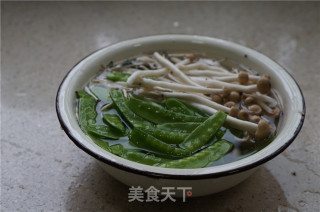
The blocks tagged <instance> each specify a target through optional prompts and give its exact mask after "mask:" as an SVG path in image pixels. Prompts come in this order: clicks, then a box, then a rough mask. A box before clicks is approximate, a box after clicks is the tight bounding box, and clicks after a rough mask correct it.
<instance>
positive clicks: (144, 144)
mask: <svg viewBox="0 0 320 212" xmlns="http://www.w3.org/2000/svg"><path fill="white" fill-rule="evenodd" d="M129 140H130V143H131V144H133V145H135V146H137V147H140V148H143V149H146V150H149V151H152V152H153V153H155V154H158V155H163V156H164V157H167V158H173V157H185V156H188V155H189V154H190V152H189V151H188V150H184V149H181V148H178V147H176V146H173V145H170V144H167V143H165V142H163V141H161V140H159V139H157V138H155V137H153V136H152V135H150V134H148V133H146V132H145V131H143V130H142V129H139V128H134V129H133V130H132V132H131V133H130V134H129Z"/></svg>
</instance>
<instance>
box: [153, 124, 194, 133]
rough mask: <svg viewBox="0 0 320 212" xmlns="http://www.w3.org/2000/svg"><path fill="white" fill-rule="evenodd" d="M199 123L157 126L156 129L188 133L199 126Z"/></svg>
mask: <svg viewBox="0 0 320 212" xmlns="http://www.w3.org/2000/svg"><path fill="white" fill-rule="evenodd" d="M199 124H200V122H184V123H183V122H174V123H165V124H158V125H157V128H159V129H163V130H172V131H177V132H182V133H190V132H192V131H193V130H194V129H196V128H197V127H198V126H199Z"/></svg>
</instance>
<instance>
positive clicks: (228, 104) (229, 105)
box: [224, 101, 236, 108]
mask: <svg viewBox="0 0 320 212" xmlns="http://www.w3.org/2000/svg"><path fill="white" fill-rule="evenodd" d="M235 105H236V103H234V102H233V101H228V102H226V103H225V104H224V106H227V107H230V108H231V107H232V106H235Z"/></svg>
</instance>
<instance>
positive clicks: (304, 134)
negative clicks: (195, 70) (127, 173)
mask: <svg viewBox="0 0 320 212" xmlns="http://www.w3.org/2000/svg"><path fill="white" fill-rule="evenodd" d="M1 7H2V8H1V44H2V49H1V56H2V63H1V65H2V66H1V70H2V73H1V207H2V210H3V211H9V212H11V211H142V210H148V211H177V210H178V209H179V210H181V211H183V210H185V211H188V210H192V211H193V210H194V211H195V210H198V211H310V212H314V211H319V206H320V130H319V126H320V115H319V114H320V107H319V105H318V104H319V103H320V98H319V95H318V94H319V91H320V41H319V38H320V3H319V2H318V3H317V2H291V3H290V2H283V3H278V2H245V3H243V2H129V3H128V2H36V3H32V2H20V3H19V2H1ZM164 33H184V34H198V35H206V36H212V37H217V38H221V39H225V40H229V41H233V42H236V43H239V44H243V45H246V46H248V47H251V48H254V49H256V50H258V51H260V52H262V53H264V54H266V55H268V56H270V57H271V58H273V59H275V60H276V61H277V62H279V63H280V64H281V65H283V66H284V67H285V68H287V69H288V70H289V71H290V73H291V74H292V75H293V76H294V77H295V79H296V80H297V82H298V83H299V85H300V86H301V89H302V91H303V93H304V95H305V100H306V106H307V114H306V120H305V124H304V126H303V129H302V130H301V132H300V134H299V136H298V137H297V138H296V140H295V141H294V143H293V144H292V145H291V146H290V147H289V148H288V149H287V150H286V151H284V152H283V153H282V154H281V155H279V156H277V157H276V158H275V159H273V160H272V161H269V162H268V163H267V164H265V165H264V166H263V167H262V168H261V169H260V170H259V171H258V172H256V173H255V174H254V175H253V176H251V177H250V178H249V179H248V180H246V181H245V182H243V183H241V184H240V185H238V186H236V187H234V188H232V189H230V190H227V191H224V192H221V193H218V194H215V195H211V196H206V197H199V198H194V199H188V201H187V202H186V203H182V202H181V201H177V202H175V203H173V202H170V201H166V202H164V203H149V204H141V203H138V202H134V203H129V202H128V188H127V187H126V186H124V185H122V184H120V183H118V182H117V181H116V180H114V179H112V178H111V177H109V176H108V175H107V174H106V173H105V172H104V171H103V170H102V169H101V168H100V167H99V166H98V164H97V163H96V162H95V160H94V159H93V158H92V157H90V156H89V155H87V154H86V153H85V152H83V151H81V150H80V149H78V148H77V147H76V146H75V145H74V144H73V143H72V142H71V141H70V140H69V139H68V137H67V136H66V134H65V133H64V132H63V131H62V130H61V128H60V125H59V122H58V119H57V116H56V112H55V95H56V92H57V89H58V86H59V84H60V82H61V80H62V79H63V77H64V76H65V74H66V73H67V72H68V70H69V69H70V68H71V67H72V66H73V65H74V64H76V63H77V62H78V61H79V60H80V59H82V58H83V57H84V56H86V55H87V54H89V53H91V52H92V51H94V50H96V49H98V48H100V47H103V46H106V45H109V44H112V43H115V42H118V41H121V40H125V39H128V38H135V37H139V36H143V35H154V34H164Z"/></svg>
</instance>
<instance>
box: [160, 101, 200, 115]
mask: <svg viewBox="0 0 320 212" xmlns="http://www.w3.org/2000/svg"><path fill="white" fill-rule="evenodd" d="M164 105H166V107H167V108H168V109H169V110H171V111H173V112H176V113H182V114H185V115H190V116H195V115H196V113H195V112H194V111H192V110H190V109H189V108H187V106H185V105H184V104H183V103H182V102H181V101H179V100H178V99H176V98H168V99H166V100H165V101H164Z"/></svg>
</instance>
